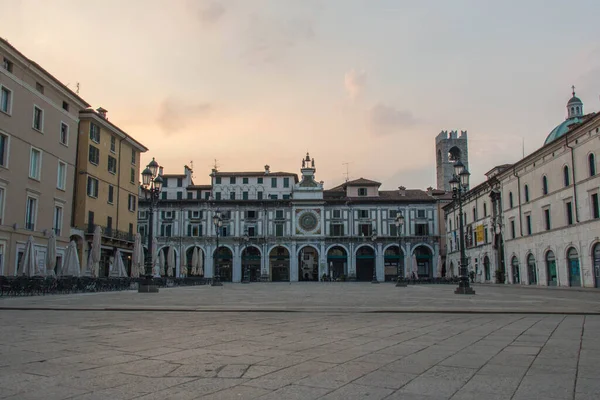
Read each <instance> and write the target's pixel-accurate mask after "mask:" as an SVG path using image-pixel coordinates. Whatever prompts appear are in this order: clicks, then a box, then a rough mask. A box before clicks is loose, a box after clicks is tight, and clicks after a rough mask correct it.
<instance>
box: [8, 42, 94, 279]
mask: <svg viewBox="0 0 600 400" xmlns="http://www.w3.org/2000/svg"><path fill="white" fill-rule="evenodd" d="M0 62H1V63H2V64H1V65H0V275H15V274H16V272H17V265H18V261H19V257H20V256H21V255H22V252H23V249H24V247H25V243H26V241H27V238H28V237H29V236H30V235H32V236H33V237H34V240H35V244H36V258H37V260H38V266H39V268H40V269H41V270H45V265H44V260H45V255H46V245H47V242H48V237H49V235H50V232H51V231H52V230H54V231H55V232H56V236H57V247H58V249H57V255H58V263H60V262H62V260H61V257H62V255H63V254H64V249H65V247H66V246H67V244H68V241H69V234H70V232H69V227H70V223H71V210H72V202H73V190H74V189H73V188H74V176H75V164H76V153H77V135H76V132H77V125H78V120H79V111H80V110H82V109H84V108H86V107H88V106H89V105H88V104H87V103H86V102H85V101H84V100H83V99H82V98H80V97H79V96H78V95H77V94H75V93H74V92H73V91H71V90H69V88H67V87H66V86H65V85H63V84H62V83H61V82H60V81H58V80H57V79H56V78H55V77H53V76H52V75H51V74H50V73H48V72H47V71H45V70H44V69H43V68H42V67H40V66H39V65H38V64H36V63H35V62H34V61H32V60H30V59H28V58H27V57H25V56H24V55H23V54H21V53H20V52H19V51H18V50H17V49H15V48H14V47H13V46H11V45H10V44H9V43H8V42H7V41H5V40H3V39H0Z"/></svg>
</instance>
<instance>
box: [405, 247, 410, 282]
mask: <svg viewBox="0 0 600 400" xmlns="http://www.w3.org/2000/svg"><path fill="white" fill-rule="evenodd" d="M410 251H411V248H410V243H408V242H405V243H404V277H405V278H410V276H411V274H412V254H411V252H410Z"/></svg>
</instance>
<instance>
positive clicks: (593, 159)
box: [588, 153, 596, 176]
mask: <svg viewBox="0 0 600 400" xmlns="http://www.w3.org/2000/svg"><path fill="white" fill-rule="evenodd" d="M588 164H589V167H590V176H594V175H596V157H595V156H594V153H591V154H590V155H589V156H588Z"/></svg>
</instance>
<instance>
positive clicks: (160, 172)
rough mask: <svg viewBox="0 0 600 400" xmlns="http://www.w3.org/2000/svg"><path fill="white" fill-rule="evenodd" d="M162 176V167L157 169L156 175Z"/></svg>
mask: <svg viewBox="0 0 600 400" xmlns="http://www.w3.org/2000/svg"><path fill="white" fill-rule="evenodd" d="M162 174H163V167H158V175H160V176H162Z"/></svg>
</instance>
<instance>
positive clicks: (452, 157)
mask: <svg viewBox="0 0 600 400" xmlns="http://www.w3.org/2000/svg"><path fill="white" fill-rule="evenodd" d="M460 158H461V151H460V149H459V148H458V147H456V146H454V147H452V148H451V149H450V150H448V161H450V162H456V161H459V160H460Z"/></svg>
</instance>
